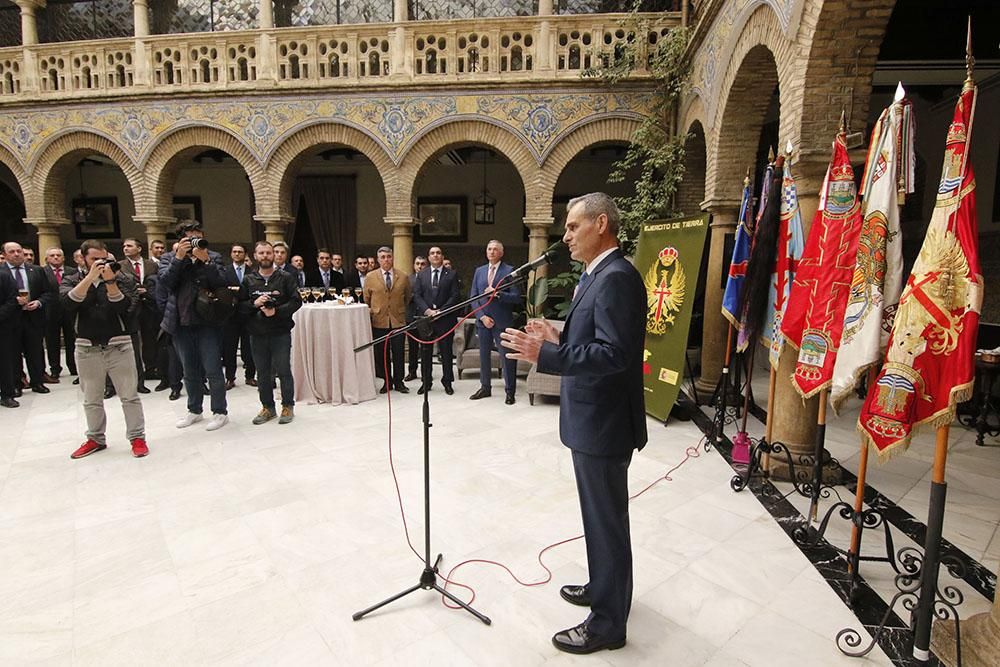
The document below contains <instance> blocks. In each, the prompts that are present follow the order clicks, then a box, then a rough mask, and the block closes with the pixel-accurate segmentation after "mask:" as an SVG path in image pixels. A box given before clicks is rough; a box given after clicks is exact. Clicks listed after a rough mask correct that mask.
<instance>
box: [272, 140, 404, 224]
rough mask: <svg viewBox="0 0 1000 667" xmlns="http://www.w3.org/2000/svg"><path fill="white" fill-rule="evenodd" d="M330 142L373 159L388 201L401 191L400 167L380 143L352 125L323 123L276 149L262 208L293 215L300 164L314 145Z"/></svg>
mask: <svg viewBox="0 0 1000 667" xmlns="http://www.w3.org/2000/svg"><path fill="white" fill-rule="evenodd" d="M330 145H343V146H347V147H349V148H352V149H354V150H357V151H360V152H361V153H362V154H363V155H364V156H365V157H367V158H368V159H369V160H371V161H372V164H374V165H375V168H376V169H378V172H379V175H380V176H381V177H382V185H383V187H384V189H385V196H386V201H387V202H388V198H389V195H390V193H392V192H396V191H398V189H399V188H398V185H399V169H398V168H397V167H396V166H395V165H394V164H393V162H392V159H391V158H390V157H389V155H388V154H387V153H386V152H385V149H384V148H383V147H382V146H381V145H380V144H378V143H377V142H376V141H375V140H374V139H372V138H371V137H370V136H368V135H367V134H365V133H364V132H362V131H361V130H358V129H356V128H353V127H350V126H348V125H344V124H341V123H320V124H316V125H311V126H309V127H306V128H304V129H301V130H298V131H297V132H295V133H294V134H291V135H290V136H288V137H286V138H285V139H284V140H283V141H282V142H281V144H280V145H279V146H278V148H277V149H276V150H275V151H274V153H273V155H272V156H271V158H270V159H269V160H268V164H267V168H266V170H265V173H266V175H267V178H266V179H265V181H266V187H265V190H264V191H263V192H262V193H261V194H260V198H259V199H258V200H257V208H258V210H261V211H267V212H275V213H277V214H278V215H281V216H288V217H291V216H293V215H294V211H292V210H291V209H290V199H291V192H292V187H293V185H294V183H295V176H296V174H297V173H298V171H299V166H300V165H301V163H302V162H303V161H304V160H305V159H307V158H308V157H309V152H310V149H313V148H319V147H321V146H330Z"/></svg>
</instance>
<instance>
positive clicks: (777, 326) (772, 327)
mask: <svg viewBox="0 0 1000 667" xmlns="http://www.w3.org/2000/svg"><path fill="white" fill-rule="evenodd" d="M804 236H805V235H804V234H803V232H802V214H801V213H799V197H798V189H797V188H796V186H795V178H794V177H793V176H792V167H791V165H789V160H785V165H784V170H783V171H782V178H781V222H780V223H779V227H778V253H777V255H776V256H775V263H774V271H773V272H772V273H771V284H770V287H769V294H768V299H767V319H766V320H765V323H764V328H763V329H762V330H761V342H762V343H763V344H764V346H765V347H767V348H768V353H767V356H768V361H769V362H770V364H771V368H775V369H776V368H778V360H779V359H780V358H781V351H782V350H783V349H785V337H784V336H783V335H782V334H781V322H782V319H783V318H784V315H785V308H786V307H787V306H788V295H789V294H790V293H791V291H792V281H793V280H794V279H795V272H796V270H798V265H799V259H801V258H802V247H803V245H804V242H803V238H804Z"/></svg>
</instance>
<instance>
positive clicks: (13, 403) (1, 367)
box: [0, 271, 21, 408]
mask: <svg viewBox="0 0 1000 667" xmlns="http://www.w3.org/2000/svg"><path fill="white" fill-rule="evenodd" d="M20 318H21V306H19V305H18V303H17V285H16V284H14V277H13V276H12V275H10V274H9V273H5V272H3V271H0V406H3V407H5V408H17V407H20V404H19V403H18V402H17V400H16V399H15V398H14V389H15V387H19V386H20V384H21V377H20V373H18V374H17V375H15V374H14V367H13V366H12V365H11V361H12V360H13V358H12V355H10V354H7V353H6V352H5V350H7V349H9V348H10V347H12V346H13V345H14V338H15V333H16V326H17V323H18V321H19V320H20ZM15 381H16V384H15Z"/></svg>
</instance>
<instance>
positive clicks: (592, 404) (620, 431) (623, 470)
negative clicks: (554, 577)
mask: <svg viewBox="0 0 1000 667" xmlns="http://www.w3.org/2000/svg"><path fill="white" fill-rule="evenodd" d="M618 226H619V215H618V207H617V206H615V203H614V201H613V200H612V199H611V198H610V197H609V196H607V195H605V194H603V193H593V194H589V195H584V196H582V197H578V198H576V199H573V200H571V201H570V202H569V205H568V207H567V216H566V234H565V236H563V240H564V241H565V242H566V245H568V246H569V249H570V253H571V255H572V257H573V259H575V260H577V261H579V262H583V263H584V264H585V265H586V270H585V271H584V273H583V275H582V276H580V284H579V287H577V291H576V294H575V296H574V297H573V304H572V306H571V307H570V310H569V314H568V315H567V316H566V325H565V327H564V329H563V332H562V334H561V335H560V334H559V333H558V332H557V331H556V330H555V328H554V327H553V326H552V325H551V324H548V323H547V322H545V321H544V320H532V321H530V322H529V323H528V326H526V327H525V331H523V332H522V331H518V330H516V329H507V330H506V331H505V332H504V333H503V334H502V335H501V338H502V339H503V345H504V346H505V347H507V348H509V349H511V350H513V352H512V353H511V354H510V355H508V356H512V357H514V358H516V359H524V360H526V361H530V362H536V363H537V364H538V370H539V372H542V373H552V374H556V375H561V376H562V386H561V389H560V405H559V435H560V438H561V439H562V441H563V443H564V444H565V445H566V446H567V447H569V448H570V449H571V450H573V469H574V471H575V473H576V486H577V491H578V493H579V496H580V510H581V513H582V515H583V530H584V535H585V539H586V542H587V565H588V569H589V571H590V582H589V583H588V584H586V585H583V586H563V587H562V589H561V590H560V591H559V592H560V594H561V595H562V597H563V598H564V599H566V600H567V601H569V602H571V603H573V604H577V605H581V606H589V607H590V610H591V611H590V616H588V617H587V620H585V621H584V622H583V623H581V624H580V625H577V626H576V627H573V628H569V629H567V630H563V631H561V632H557V633H556V634H555V636H553V637H552V643H553V644H555V646H556V648H558V649H560V650H562V651H566V652H569V653H593V652H595V651H599V650H602V649H616V648H621V647H622V646H624V645H625V624H626V621H627V620H628V613H629V607H630V606H631V604H632V544H631V538H630V536H629V521H628V466H629V463H630V462H631V460H632V452H633V450H635V449H642V447H643V446H644V445H645V444H646V415H645V408H644V405H643V387H642V350H643V339H644V335H645V326H646V319H645V313H646V290H645V287H644V286H643V283H642V278H641V277H640V276H639V273H638V271H636V270H635V267H633V266H632V265H631V264H630V263H629V262H628V260H626V259H625V257H624V256H623V255H622V252H621V250H619V248H618V236H617V235H618Z"/></svg>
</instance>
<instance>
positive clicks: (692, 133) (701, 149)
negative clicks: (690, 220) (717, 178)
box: [676, 120, 708, 215]
mask: <svg viewBox="0 0 1000 667" xmlns="http://www.w3.org/2000/svg"><path fill="white" fill-rule="evenodd" d="M707 159H708V157H707V146H706V142H705V128H704V126H702V124H701V121H699V120H695V121H693V122H692V123H691V125H690V126H688V129H687V140H686V141H685V142H684V179H683V180H682V181H681V182H680V183H679V184H678V186H677V195H676V202H677V209H678V210H680V211H682V212H683V213H684V214H685V215H692V214H695V213H697V212H698V211H700V210H701V203H702V202H703V201H705V164H706V161H707Z"/></svg>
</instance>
